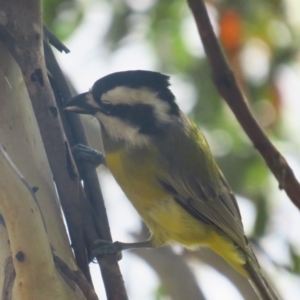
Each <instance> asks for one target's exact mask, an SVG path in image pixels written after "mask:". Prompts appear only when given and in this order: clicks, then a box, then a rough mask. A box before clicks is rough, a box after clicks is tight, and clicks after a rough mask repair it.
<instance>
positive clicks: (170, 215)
mask: <svg viewBox="0 0 300 300" xmlns="http://www.w3.org/2000/svg"><path fill="white" fill-rule="evenodd" d="M65 110H67V111H70V112H75V113H81V114H88V115H92V116H94V117H96V118H97V119H98V121H99V123H100V128H101V136H102V141H103V147H104V152H105V162H106V165H107V167H108V169H109V170H110V172H111V173H112V175H113V176H114V178H115V179H116V181H117V183H118V184H119V185H120V187H121V188H122V190H123V191H124V193H125V195H126V196H127V198H128V199H129V200H130V201H131V203H132V205H133V206H134V207H135V209H136V210H137V212H138V213H139V214H140V216H141V218H142V219H143V221H144V222H145V224H146V226H147V227H148V228H149V230H150V233H151V237H150V239H149V240H147V241H144V242H137V243H121V242H115V243H113V244H114V245H115V246H118V247H116V248H117V249H118V250H124V249H130V248H137V247H153V248H155V247H159V246H163V245H166V244H172V243H174V242H175V243H179V244H181V245H182V246H184V247H186V248H188V249H192V250H194V249H198V248H201V247H208V248H210V249H211V250H213V251H214V252H215V253H217V254H218V255H220V256H221V257H222V258H223V259H224V260H225V261H227V263H228V264H229V265H231V266H232V267H233V268H234V269H235V270H236V271H237V272H238V273H240V274H241V275H243V276H244V277H246V278H247V279H248V280H249V281H250V283H251V284H252V286H253V288H254V289H255V291H256V292H257V294H258V296H259V297H260V298H261V299H263V300H274V299H279V298H278V296H277V293H276V292H275V291H274V290H273V288H272V287H271V285H270V284H269V283H268V282H267V280H266V279H265V277H264V276H263V274H262V271H261V268H260V265H259V263H258V261H257V259H256V256H255V254H254V252H253V250H252V248H251V245H250V244H249V241H248V239H247V237H246V236H245V233H244V229H243V224H242V219H241V214H240V211H239V207H238V204H237V201H236V198H235V196H234V194H233V192H232V190H231V188H230V186H229V184H228V183H227V181H226V179H225V177H224V175H223V174H222V172H221V170H220V169H219V167H218V166H217V163H216V161H215V159H214V158H213V155H212V153H211V150H210V148H209V145H208V143H207V141H206V139H205V137H204V135H203V133H202V132H201V130H200V129H199V128H198V126H197V125H196V124H195V123H194V122H193V121H192V120H191V119H190V118H189V117H187V116H186V115H185V114H184V113H183V112H182V111H181V110H180V108H179V106H178V104H177V102H176V99H175V96H174V94H173V93H172V91H171V89H170V77H169V76H167V75H164V74H162V73H159V72H154V71H146V70H130V71H122V72H116V73H112V74H109V75H107V76H104V77H102V78H100V79H99V80H97V81H96V82H95V83H94V85H93V86H92V88H91V89H90V91H88V92H86V93H82V94H79V95H77V96H75V97H74V98H72V99H71V100H69V101H68V102H67V104H66V105H65ZM113 244H112V245H113ZM116 251H117V250H116Z"/></svg>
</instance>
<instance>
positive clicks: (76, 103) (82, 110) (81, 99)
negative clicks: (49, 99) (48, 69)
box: [64, 93, 91, 114]
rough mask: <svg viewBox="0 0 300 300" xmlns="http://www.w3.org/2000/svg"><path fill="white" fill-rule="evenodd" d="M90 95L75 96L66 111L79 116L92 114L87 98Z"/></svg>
mask: <svg viewBox="0 0 300 300" xmlns="http://www.w3.org/2000/svg"><path fill="white" fill-rule="evenodd" d="M88 94H89V93H83V94H79V95H77V96H75V97H74V98H72V99H71V100H70V101H68V102H67V104H66V105H65V107H64V110H68V111H71V112H75V113H79V114H90V113H91V112H90V109H89V105H88V104H87V97H88Z"/></svg>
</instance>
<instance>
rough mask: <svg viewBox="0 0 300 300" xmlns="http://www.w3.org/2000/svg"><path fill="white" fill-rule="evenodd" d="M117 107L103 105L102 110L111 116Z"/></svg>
mask: <svg viewBox="0 0 300 300" xmlns="http://www.w3.org/2000/svg"><path fill="white" fill-rule="evenodd" d="M114 108H115V105H113V104H102V105H101V110H102V112H103V113H104V114H106V115H111V114H112V113H113V111H114Z"/></svg>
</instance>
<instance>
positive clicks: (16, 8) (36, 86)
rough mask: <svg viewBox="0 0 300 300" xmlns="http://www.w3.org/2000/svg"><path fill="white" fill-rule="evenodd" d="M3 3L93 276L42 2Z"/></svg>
mask: <svg viewBox="0 0 300 300" xmlns="http://www.w3.org/2000/svg"><path fill="white" fill-rule="evenodd" d="M0 6H1V22H0V38H1V39H2V41H3V42H4V44H5V45H6V47H7V49H8V50H9V52H10V53H11V55H12V56H13V58H14V59H15V60H16V62H17V64H18V65H19V67H20V69H21V71H22V74H23V78H24V81H25V84H26V87H27V91H28V94H29V97H30V100H31V103H32V107H33V109H34V113H35V116H36V119H37V122H38V126H39V129H40V133H41V136H42V139H43V143H44V146H45V150H46V153H47V157H48V160H49V164H50V167H51V171H52V174H53V178H54V181H55V184H56V187H57V191H58V194H59V198H60V200H61V203H62V206H63V209H64V213H65V216H66V221H67V223H68V227H69V233H70V237H71V241H72V247H73V249H74V253H75V256H76V261H77V264H78V266H79V267H80V268H81V270H82V271H83V272H84V274H85V276H86V277H87V278H88V279H90V274H89V268H88V262H87V256H86V250H85V240H84V235H83V227H82V221H81V220H82V219H81V218H82V216H81V211H80V207H79V203H80V200H79V195H80V193H79V191H80V189H81V188H82V187H81V182H80V177H79V175H78V173H77V169H76V165H75V164H74V162H73V160H72V155H71V154H70V151H69V146H68V143H67V141H66V137H65V135H64V132H63V128H62V124H61V120H60V116H59V114H58V111H57V107H56V104H55V100H54V96H53V91H52V89H51V86H50V84H49V81H48V77H47V69H46V66H45V61H44V56H43V48H42V46H43V31H42V22H41V6H40V1H39V0H28V1H18V0H12V1H5V0H0ZM20 11H22V13H21V14H20Z"/></svg>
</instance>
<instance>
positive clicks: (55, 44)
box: [43, 25, 70, 53]
mask: <svg viewBox="0 0 300 300" xmlns="http://www.w3.org/2000/svg"><path fill="white" fill-rule="evenodd" d="M43 30H44V38H45V37H46V39H47V40H48V42H49V43H50V44H51V45H52V46H53V47H55V48H56V49H57V50H58V51H60V52H65V53H69V52H70V50H69V49H68V48H67V47H66V46H65V45H64V44H63V43H62V42H61V41H60V40H59V39H58V38H57V37H56V36H55V35H54V34H53V33H52V32H51V31H50V30H49V29H48V28H47V27H46V25H44V26H43Z"/></svg>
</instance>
